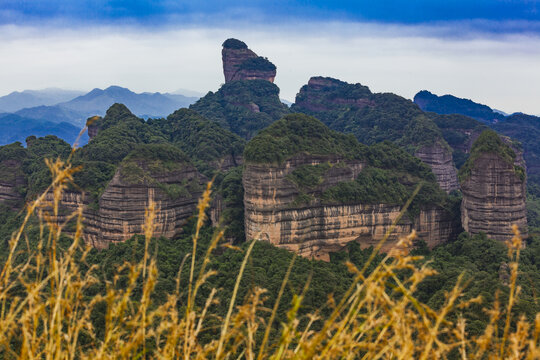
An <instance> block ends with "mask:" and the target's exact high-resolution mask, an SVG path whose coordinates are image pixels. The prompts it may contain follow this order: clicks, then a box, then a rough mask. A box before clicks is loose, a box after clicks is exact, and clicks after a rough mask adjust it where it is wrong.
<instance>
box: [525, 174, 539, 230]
mask: <svg viewBox="0 0 540 360" xmlns="http://www.w3.org/2000/svg"><path fill="white" fill-rule="evenodd" d="M527 224H528V226H529V233H538V234H539V235H540V178H539V177H538V176H534V175H533V176H530V177H529V178H528V179H527Z"/></svg>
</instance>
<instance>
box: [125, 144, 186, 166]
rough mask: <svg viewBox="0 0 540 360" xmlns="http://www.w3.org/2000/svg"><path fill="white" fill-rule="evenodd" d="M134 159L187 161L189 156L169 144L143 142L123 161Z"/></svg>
mask: <svg viewBox="0 0 540 360" xmlns="http://www.w3.org/2000/svg"><path fill="white" fill-rule="evenodd" d="M136 160H148V161H155V160H159V161H161V162H163V163H166V162H188V161H189V158H188V157H187V155H186V154H185V153H184V152H183V151H182V150H180V149H178V148H177V147H175V146H173V145H170V144H144V145H137V146H136V147H135V148H134V149H133V150H132V151H131V152H130V153H129V154H128V156H126V157H125V158H124V161H136Z"/></svg>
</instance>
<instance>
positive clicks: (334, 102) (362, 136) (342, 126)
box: [291, 78, 444, 153]
mask: <svg viewBox="0 0 540 360" xmlns="http://www.w3.org/2000/svg"><path fill="white" fill-rule="evenodd" d="M317 79H319V81H324V82H325V83H326V86H316V87H315V86H308V85H305V86H303V87H302V89H301V90H300V92H299V93H298V95H297V97H296V102H295V104H294V105H293V106H292V107H291V110H292V111H297V112H302V113H305V114H308V115H312V116H315V117H316V118H318V119H320V120H321V121H322V122H323V123H325V124H326V125H327V126H328V127H330V128H331V129H333V130H337V131H341V132H344V133H352V134H354V135H355V136H356V138H357V139H358V140H359V141H360V142H362V143H364V144H375V143H379V142H382V141H385V140H390V141H393V142H398V143H399V144H400V145H402V146H406V147H407V148H408V149H409V151H411V153H414V152H415V151H416V150H417V149H418V148H420V147H421V146H425V145H432V144H434V143H435V142H439V143H444V140H442V139H441V134H440V131H439V129H438V128H437V126H436V125H434V124H433V122H432V120H431V119H429V118H426V117H425V115H424V113H423V112H422V110H420V109H419V108H418V106H416V105H415V104H414V103H412V102H411V101H409V100H407V99H404V98H402V97H400V96H397V95H394V94H387V93H385V94H373V93H371V91H370V90H369V88H367V87H366V86H363V85H361V84H348V83H345V82H343V81H339V80H336V79H332V78H317Z"/></svg>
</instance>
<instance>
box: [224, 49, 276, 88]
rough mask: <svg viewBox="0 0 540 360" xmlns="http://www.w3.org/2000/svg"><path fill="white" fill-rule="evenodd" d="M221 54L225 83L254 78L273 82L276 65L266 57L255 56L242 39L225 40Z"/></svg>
mask: <svg viewBox="0 0 540 360" xmlns="http://www.w3.org/2000/svg"><path fill="white" fill-rule="evenodd" d="M221 56H222V60H223V73H224V75H225V83H228V82H231V81H234V80H256V79H261V80H267V81H270V82H274V78H275V77H276V66H275V65H274V64H272V63H271V62H270V61H269V60H268V59H267V58H265V57H262V56H257V54H255V53H254V52H253V51H252V50H250V49H249V48H248V46H247V45H246V43H244V42H243V41H240V40H237V39H227V40H225V42H224V43H223V50H222V51H221Z"/></svg>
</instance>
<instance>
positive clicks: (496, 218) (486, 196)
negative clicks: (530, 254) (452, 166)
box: [460, 130, 527, 241]
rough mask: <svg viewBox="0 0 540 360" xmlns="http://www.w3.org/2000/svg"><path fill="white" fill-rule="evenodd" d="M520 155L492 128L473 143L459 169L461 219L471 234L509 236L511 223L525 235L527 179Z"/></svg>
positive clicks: (503, 238) (499, 238) (506, 237)
mask: <svg viewBox="0 0 540 360" xmlns="http://www.w3.org/2000/svg"><path fill="white" fill-rule="evenodd" d="M523 164H524V163H523V159H522V157H521V156H520V154H519V153H518V154H516V153H515V152H514V151H513V150H512V149H511V148H510V146H508V145H507V144H505V143H504V142H503V141H502V140H501V139H500V138H499V137H498V135H497V134H496V133H495V132H494V131H491V130H487V131H484V132H483V133H482V134H481V135H480V137H479V138H478V140H477V141H476V142H475V143H474V145H473V148H472V150H471V156H470V158H469V160H468V161H467V163H465V165H464V166H463V168H462V169H461V170H460V180H461V190H462V192H463V201H462V205H461V221H462V224H463V228H464V229H465V230H466V231H468V232H469V233H471V234H477V233H479V232H484V233H486V234H487V236H488V237H490V238H492V239H496V240H501V241H504V240H508V239H510V238H511V237H512V235H513V233H512V225H514V224H515V225H517V226H518V227H519V229H520V231H521V233H522V235H523V236H524V237H526V236H527V214H526V206H525V202H526V179H525V169H524V168H523Z"/></svg>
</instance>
